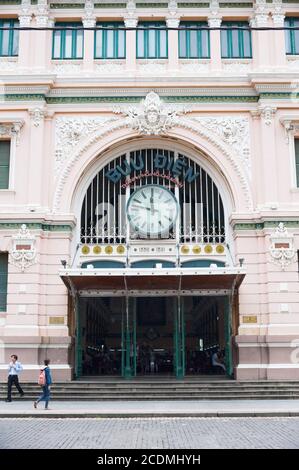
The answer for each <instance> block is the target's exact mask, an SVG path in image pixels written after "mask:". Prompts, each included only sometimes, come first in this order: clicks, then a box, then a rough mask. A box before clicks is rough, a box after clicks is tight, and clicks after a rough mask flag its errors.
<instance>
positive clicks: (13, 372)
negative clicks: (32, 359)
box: [6, 354, 25, 402]
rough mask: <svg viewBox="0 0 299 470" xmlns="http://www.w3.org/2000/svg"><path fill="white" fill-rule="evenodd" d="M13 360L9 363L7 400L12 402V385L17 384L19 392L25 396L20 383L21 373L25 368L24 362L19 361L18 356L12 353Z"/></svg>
mask: <svg viewBox="0 0 299 470" xmlns="http://www.w3.org/2000/svg"><path fill="white" fill-rule="evenodd" d="M10 358H11V362H10V363H9V365H8V380H7V399H6V401H7V402H11V387H12V384H15V386H16V388H17V390H18V392H19V394H20V395H21V397H23V396H24V395H25V394H24V392H23V390H22V388H21V386H20V384H19V377H18V375H19V373H20V372H21V371H22V370H23V367H22V364H21V363H20V362H18V356H16V355H15V354H12V356H10Z"/></svg>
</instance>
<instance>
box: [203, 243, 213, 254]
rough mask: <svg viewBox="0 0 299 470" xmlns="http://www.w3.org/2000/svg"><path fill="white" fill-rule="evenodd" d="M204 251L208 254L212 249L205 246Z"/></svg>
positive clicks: (210, 246) (209, 246)
mask: <svg viewBox="0 0 299 470" xmlns="http://www.w3.org/2000/svg"><path fill="white" fill-rule="evenodd" d="M204 250H205V253H207V254H210V253H212V252H213V247H212V245H206V246H205V248H204Z"/></svg>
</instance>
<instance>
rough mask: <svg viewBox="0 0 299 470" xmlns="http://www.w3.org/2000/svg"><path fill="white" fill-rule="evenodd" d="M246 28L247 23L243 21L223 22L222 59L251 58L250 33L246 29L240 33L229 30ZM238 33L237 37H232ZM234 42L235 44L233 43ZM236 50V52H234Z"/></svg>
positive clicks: (239, 31)
mask: <svg viewBox="0 0 299 470" xmlns="http://www.w3.org/2000/svg"><path fill="white" fill-rule="evenodd" d="M242 27H243V28H247V27H248V23H247V22H244V21H241V22H240V21H224V22H223V23H222V28H223V29H222V30H221V57H222V58H223V59H246V58H252V46H251V32H250V31H248V29H245V30H244V31H242V30H241V29H239V30H232V29H231V28H242ZM233 31H238V35H236V34H235V35H233ZM234 40H235V43H233V41H234ZM236 50H237V52H236Z"/></svg>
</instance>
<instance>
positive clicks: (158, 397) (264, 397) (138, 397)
mask: <svg viewBox="0 0 299 470" xmlns="http://www.w3.org/2000/svg"><path fill="white" fill-rule="evenodd" d="M36 397H37V394H35V395H32V396H26V400H25V398H19V397H13V401H15V400H16V401H21V400H23V401H28V400H32V401H34V400H35V399H36ZM298 398H299V395H292V394H289V395H271V394H270V395H269V394H267V395H246V396H245V395H235V394H234V395H227V396H225V397H223V396H219V395H217V396H215V395H211V394H209V395H180V396H176V395H174V396H169V395H166V396H165V395H155V396H152V395H132V394H129V395H117V396H115V397H113V398H111V396H110V395H102V396H101V397H99V396H97V395H94V396H92V397H87V396H86V395H79V396H77V395H76V396H72V395H67V396H66V395H65V396H59V397H53V396H52V399H54V400H57V401H111V400H113V401H119V400H122V401H143V400H154V401H156V400H163V401H164V400H165V401H168V400H179V401H183V400H223V399H225V400H286V399H298Z"/></svg>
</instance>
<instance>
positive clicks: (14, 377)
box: [7, 374, 24, 401]
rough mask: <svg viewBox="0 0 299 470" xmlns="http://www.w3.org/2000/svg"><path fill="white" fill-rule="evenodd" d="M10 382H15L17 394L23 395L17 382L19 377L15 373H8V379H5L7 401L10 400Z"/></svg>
mask: <svg viewBox="0 0 299 470" xmlns="http://www.w3.org/2000/svg"><path fill="white" fill-rule="evenodd" d="M12 384H15V386H16V388H17V390H18V392H19V394H20V395H21V397H22V396H23V395H24V392H23V390H22V388H21V386H20V384H19V377H18V376H17V375H16V374H15V375H9V376H8V381H7V401H11V387H12Z"/></svg>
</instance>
